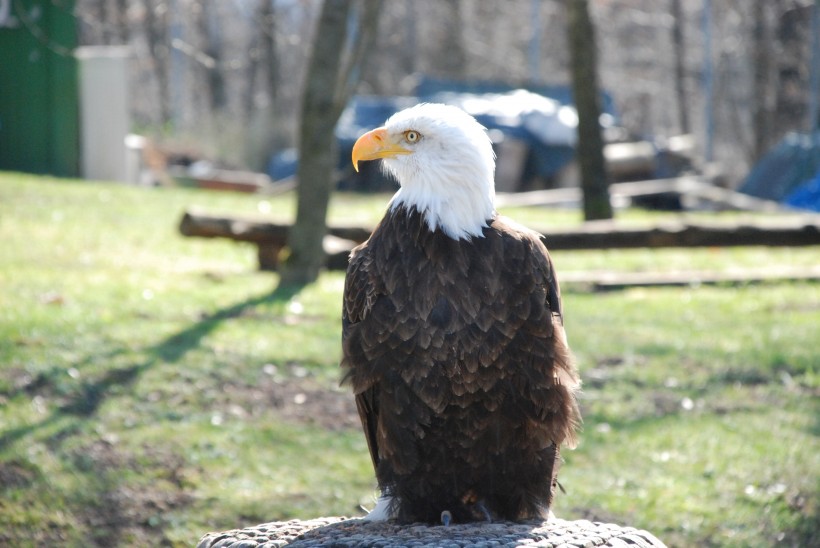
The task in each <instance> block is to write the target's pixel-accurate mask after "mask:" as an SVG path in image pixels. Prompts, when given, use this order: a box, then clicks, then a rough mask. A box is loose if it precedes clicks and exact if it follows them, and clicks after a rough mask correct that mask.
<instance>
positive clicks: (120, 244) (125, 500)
mask: <svg viewBox="0 0 820 548" xmlns="http://www.w3.org/2000/svg"><path fill="white" fill-rule="evenodd" d="M386 199H387V198H386V197H385V196H376V197H369V198H364V197H361V196H355V195H339V196H335V197H334V199H333V202H332V207H331V218H332V220H336V221H339V222H341V221H345V222H352V221H358V222H361V223H366V224H372V223H373V222H375V220H376V219H377V218H378V217H379V216H380V214H381V212H382V211H383V209H384V204H385V202H386ZM194 205H198V206H201V207H203V208H206V209H208V210H209V211H214V212H230V213H256V214H259V213H262V214H265V215H270V216H272V217H277V218H289V217H290V216H291V212H292V211H293V208H294V199H293V196H292V195H285V196H281V197H276V198H265V197H259V196H248V195H234V194H224V193H215V192H206V191H197V190H190V189H142V188H130V187H124V186H119V185H113V184H98V183H87V182H78V181H71V180H55V179H50V178H38V177H32V176H24V175H18V174H8V173H6V174H0V242H2V243H0V544H2V545H12V546H28V545H66V546H79V545H83V546H94V545H99V546H113V545H140V546H145V545H166V546H191V545H193V544H195V542H196V540H197V539H198V538H199V537H200V536H201V535H202V534H203V533H204V532H206V531H209V530H215V529H227V528H236V527H242V526H247V525H253V524H257V523H261V522H265V521H273V520H281V519H288V518H294V517H299V518H305V519H307V518H312V517H317V516H322V515H349V516H355V515H360V511H359V506H360V505H365V506H370V505H372V500H373V495H374V491H373V489H374V480H373V473H372V469H371V465H370V460H369V456H368V454H367V448H366V445H365V441H364V437H363V435H362V434H361V432H360V427H359V424H358V417H357V416H356V412H355V408H354V405H353V404H352V398H351V397H350V396H349V395H348V393H347V391H346V389H344V388H339V387H338V371H337V364H338V359H339V354H340V345H339V337H340V332H341V322H340V299H341V291H342V285H343V275H342V274H341V273H328V274H325V275H323V276H322V278H321V279H320V281H319V282H318V283H317V284H315V285H313V286H310V287H308V288H305V289H304V290H302V291H301V292H299V293H296V294H294V293H289V292H286V291H277V290H275V287H276V277H275V276H274V275H271V274H266V273H260V272H258V271H257V270H256V258H255V248H253V247H252V246H250V245H243V244H234V243H229V242H223V241H215V240H199V239H185V238H182V237H181V236H179V235H178V234H177V231H176V224H177V223H178V221H179V218H180V216H181V213H182V211H183V210H184V209H185V208H187V207H189V206H194ZM505 213H507V214H509V215H510V216H512V217H514V218H516V219H519V220H521V221H523V222H525V223H528V224H531V225H533V226H538V227H550V226H553V227H554V226H563V225H567V224H573V223H578V222H579V218H578V213H577V212H575V211H561V210H552V209H529V210H523V209H518V210H510V211H505ZM734 215H735V216H736V215H737V214H734ZM668 216H669V215H668V214H649V213H642V212H639V211H627V212H624V213H623V214H622V215H621V217H620V219H622V221H623V222H627V223H632V222H634V223H641V222H648V221H653V220H658V219H661V218H666V217H668ZM554 259H555V262H556V264H557V268H558V269H559V274H560V272H561V271H567V272H569V271H575V272H577V271H588V270H610V271H611V270H614V271H619V270H620V271H630V272H635V271H645V270H667V271H671V270H686V269H697V268H709V269H712V270H720V269H730V268H737V267H759V266H769V265H772V264H787V265H816V264H818V263H820V247H812V248H799V249H795V248H791V249H779V248H778V249H774V248H772V249H768V248H738V249H693V250H685V251H684V250H654V251H651V250H612V251H584V252H581V251H579V252H569V251H566V252H560V253H559V252H556V253H555V254H554ZM564 293H565V295H564V304H565V309H566V323H567V328H568V331H569V336H570V343H571V344H572V346H573V348H574V350H575V353H576V355H577V358H578V362H579V366H580V369H581V373H582V376H583V378H584V382H585V389H584V393H583V396H582V407H583V412H584V416H585V427H584V432H583V435H582V442H581V445H580V447H579V448H578V449H577V450H575V451H567V452H565V454H564V457H565V460H566V462H565V465H564V467H563V469H562V473H561V482H562V484H563V485H564V487H565V488H566V490H567V493H566V494H562V495H559V496H558V497H557V502H556V505H555V508H554V509H555V512H556V514H557V515H558V516H559V517H563V518H567V519H576V518H588V519H593V520H600V521H614V522H619V523H621V524H628V525H633V526H637V527H641V528H646V529H648V530H650V531H652V532H653V533H654V534H655V535H656V536H658V537H659V538H661V539H662V540H664V541H665V542H666V543H667V544H669V545H670V546H771V545H774V544H782V545H784V546H811V545H814V546H817V545H820V507H819V506H818V504H820V438H818V436H820V284H812V283H777V284H760V285H748V286H712V287H705V286H704V287H687V288H652V289H630V290H625V291H619V292H607V293H590V292H585V291H582V290H581V289H580V288H573V287H571V286H570V287H566V288H565V292H564Z"/></svg>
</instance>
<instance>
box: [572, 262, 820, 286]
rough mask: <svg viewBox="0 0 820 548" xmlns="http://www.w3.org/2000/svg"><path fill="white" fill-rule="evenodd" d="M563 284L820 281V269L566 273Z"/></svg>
mask: <svg viewBox="0 0 820 548" xmlns="http://www.w3.org/2000/svg"><path fill="white" fill-rule="evenodd" d="M559 281H560V282H561V284H562V286H564V287H567V286H581V287H586V288H591V289H593V290H596V291H606V290H614V289H626V288H630V287H664V286H669V287H675V286H691V287H697V286H701V285H716V284H727V285H737V284H756V283H768V282H781V281H820V266H814V267H802V268H799V267H781V268H758V269H730V270H726V271H690V272H564V273H562V274H561V275H560V280H559Z"/></svg>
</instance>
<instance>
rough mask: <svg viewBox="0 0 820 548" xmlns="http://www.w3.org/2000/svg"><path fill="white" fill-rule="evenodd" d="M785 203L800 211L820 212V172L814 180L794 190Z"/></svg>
mask: <svg viewBox="0 0 820 548" xmlns="http://www.w3.org/2000/svg"><path fill="white" fill-rule="evenodd" d="M783 203H785V204H786V205H790V206H792V207H796V208H800V209H810V210H812V211H820V171H818V172H817V175H815V176H814V179H810V180H809V181H806V182H805V183H803V184H802V185H799V186H798V187H797V188H795V189H794V191H793V192H791V193H790V194H789V195H788V196H786V199H785V200H783Z"/></svg>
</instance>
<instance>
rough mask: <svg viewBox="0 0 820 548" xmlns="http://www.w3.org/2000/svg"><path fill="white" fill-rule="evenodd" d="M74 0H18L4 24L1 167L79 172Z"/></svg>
mask: <svg viewBox="0 0 820 548" xmlns="http://www.w3.org/2000/svg"><path fill="white" fill-rule="evenodd" d="M73 9H74V0H14V1H12V2H11V17H10V18H9V20H7V21H6V22H5V25H6V26H2V27H0V170H15V171H26V172H30V173H49V174H53V175H59V176H65V177H76V176H78V175H79V170H80V158H79V154H80V153H79V151H80V145H79V102H78V96H77V93H78V92H77V89H78V84H77V61H76V59H75V58H74V49H75V48H76V47H77V24H76V19H75V17H74V15H73Z"/></svg>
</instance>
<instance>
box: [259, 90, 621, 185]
mask: <svg viewBox="0 0 820 548" xmlns="http://www.w3.org/2000/svg"><path fill="white" fill-rule="evenodd" d="M420 102H430V103H445V104H450V105H455V106H458V107H460V108H462V109H463V110H465V111H466V112H468V113H469V114H471V115H472V116H474V117H475V118H476V119H477V120H478V121H479V122H480V123H481V124H482V125H484V126H485V127H486V128H487V129H488V130H489V131H490V135H491V137H492V138H493V140H494V142H500V141H501V140H503V139H519V140H521V141H523V142H525V143H526V145H527V146H528V149H529V154H528V158H527V165H526V167H525V173H526V176H528V177H531V176H538V177H542V178H545V179H549V178H551V177H553V176H555V175H556V174H557V173H558V172H559V171H560V170H561V169H562V168H564V167H565V166H566V165H567V164H569V163H570V162H571V161H572V159H573V157H574V155H575V142H576V140H577V131H576V127H577V122H578V116H577V113H576V110H575V107H574V105H573V103H572V94H571V89H570V87H569V86H533V87H528V88H527V89H524V88H516V87H513V86H510V85H506V84H501V83H492V82H469V83H463V82H454V81H449V80H438V79H432V78H425V79H423V80H422V81H421V82H420V83H419V85H418V86H417V89H416V93H415V94H414V95H413V96H407V97H382V96H357V97H354V98H353V99H352V100H351V102H350V103H349V104H348V106H347V108H346V109H345V111H344V113H343V114H342V116H341V118H340V119H339V123H338V125H337V127H336V137H337V139H338V143H339V166H340V167H341V168H343V169H347V168H349V167H350V152H351V150H352V148H353V143H354V142H355V141H356V139H357V138H358V137H359V136H360V135H362V134H363V133H364V132H365V131H368V130H370V129H373V128H374V127H378V126H381V125H383V124H384V122H385V120H386V119H387V118H389V117H390V116H391V115H392V114H394V113H395V112H398V111H400V110H402V109H404V108H407V107H410V106H412V105H415V104H416V103H420ZM602 103H603V105H604V107H603V110H604V112H603V114H602V116H601V123H602V126H603V127H609V126H612V125H615V124H616V122H617V116H616V113H615V109H614V101H613V100H612V98H611V96H609V95H608V94H606V93H604V94H603V95H602ZM295 169H296V162H295V159H294V157H293V155H292V154H290V155H283V154H282V153H280V154H278V155H276V156H274V157H273V158H272V159H271V162H270V164H269V167H268V171H269V173H270V175H271V176H272V177H273V178H274V179H281V178H282V177H283V176H287V175H289V174H292V173H293V172H295ZM383 185H384V179H383V177H382V176H381V174H380V172H379V170H378V169H373V168H372V166H370V165H369V164H364V167H363V169H362V174H361V175H360V176H356V177H355V178H352V179H348V180H345V181H342V183H341V187H342V188H356V189H362V190H368V189H373V188H379V187H383Z"/></svg>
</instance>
